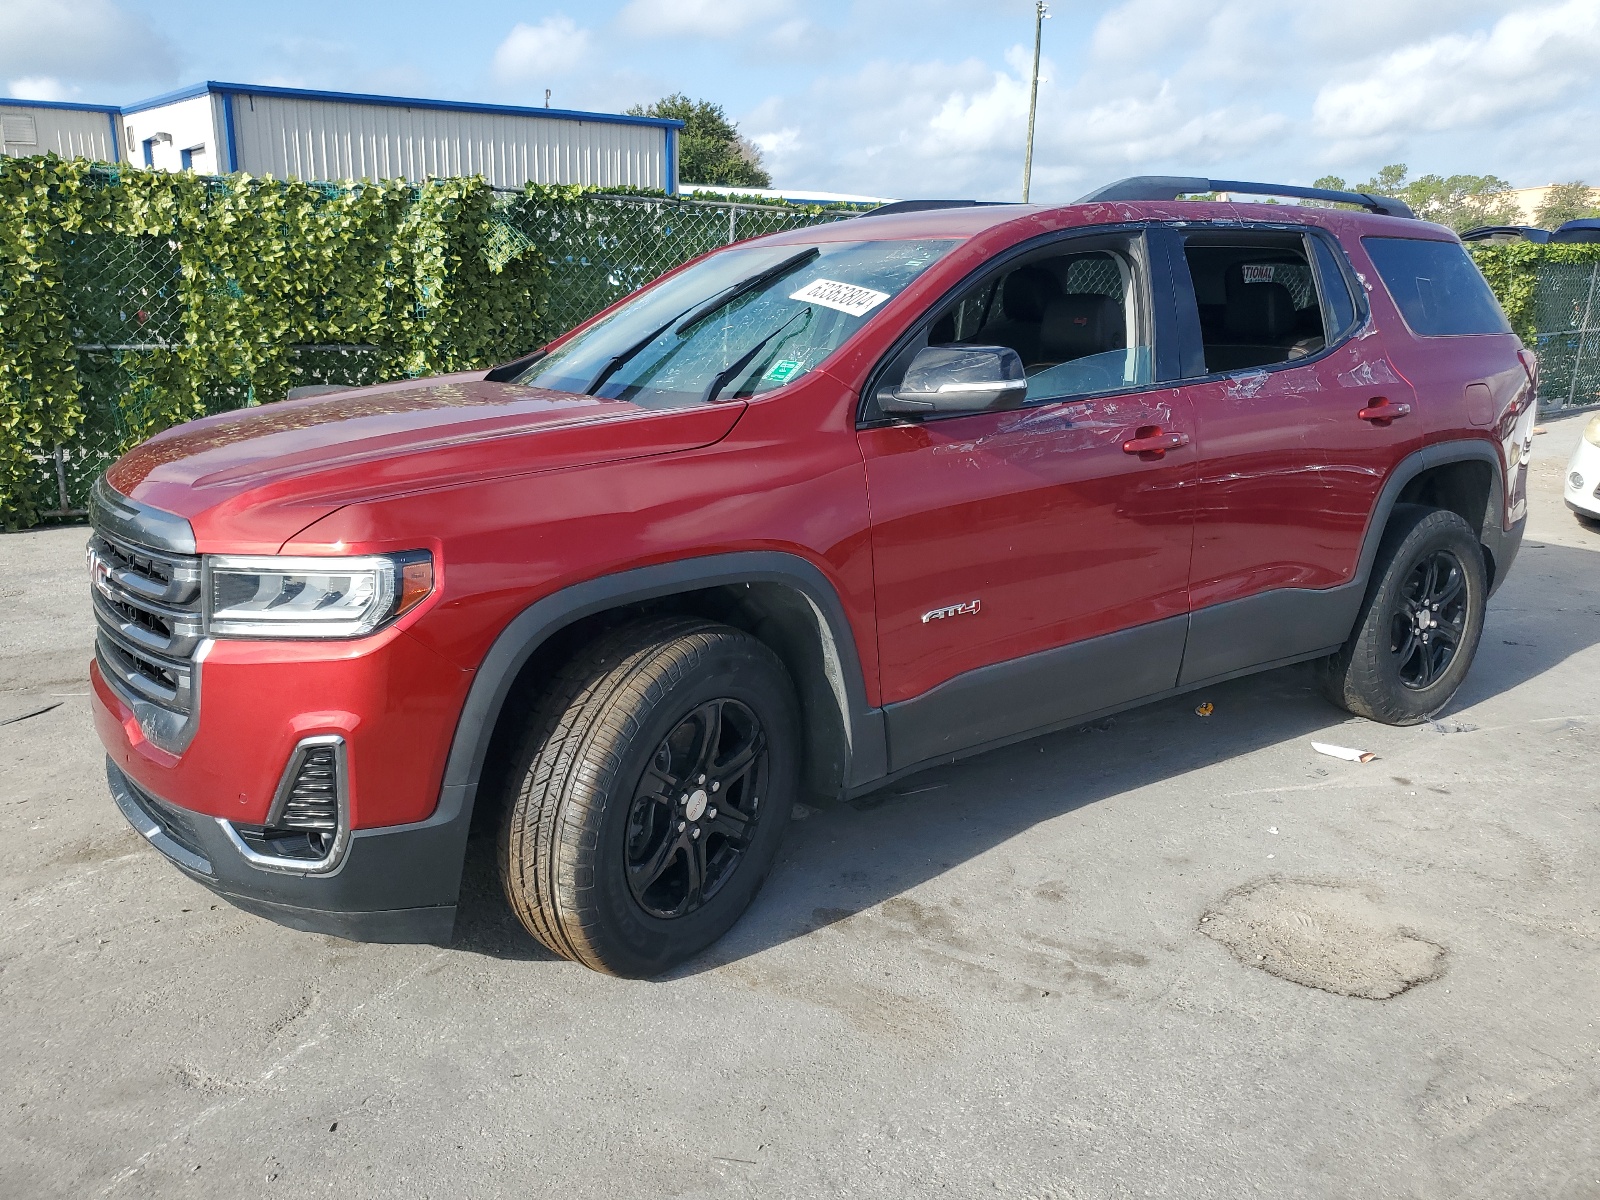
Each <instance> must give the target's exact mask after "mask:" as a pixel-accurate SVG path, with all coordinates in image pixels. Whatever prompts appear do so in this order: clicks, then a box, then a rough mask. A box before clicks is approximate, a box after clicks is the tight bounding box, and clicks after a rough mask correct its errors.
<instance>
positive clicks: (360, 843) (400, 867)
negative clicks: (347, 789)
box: [106, 758, 470, 944]
mask: <svg viewBox="0 0 1600 1200" xmlns="http://www.w3.org/2000/svg"><path fill="white" fill-rule="evenodd" d="M106 782H107V783H108V784H109V786H110V788H111V796H112V799H114V800H115V801H116V804H117V807H118V808H119V809H121V810H122V813H123V815H124V816H125V817H127V819H128V821H129V823H130V824H131V825H132V826H133V827H134V829H136V830H137V831H138V832H139V833H140V834H142V835H143V836H144V837H145V839H146V840H147V841H149V842H150V844H151V845H153V846H154V847H155V848H156V849H157V850H159V851H161V853H162V854H164V855H165V856H166V857H167V859H168V860H169V861H170V862H172V864H173V865H174V866H176V867H178V868H179V869H180V870H181V871H183V872H184V874H186V875H188V876H189V877H190V878H191V879H194V880H197V881H198V882H200V883H203V884H205V886H206V887H208V888H210V889H211V890H212V891H214V892H216V893H217V894H218V895H219V896H221V897H223V898H224V899H225V900H227V901H229V902H230V903H232V904H235V905H237V906H238V907H239V908H242V909H244V910H246V911H247V912H252V913H256V914H257V915H259V916H263V917H267V918H269V919H271V920H273V921H276V922H278V923H279V924H281V925H287V926H289V927H290V928H292V929H301V930H305V931H307V932H311V933H327V934H332V935H334V936H335V937H342V938H350V939H352V940H354V941H364V942H431V943H435V944H444V943H448V942H449V940H450V937H451V934H452V932H453V930H454V928H455V916H456V897H457V894H458V893H459V891H460V885H461V865H462V861H463V859H464V857H465V853H466V842H467V829H468V826H469V824H470V812H469V811H468V808H467V806H466V805H465V804H464V803H463V799H464V794H461V793H458V792H457V791H456V790H455V789H446V794H445V795H444V796H442V797H441V798H440V803H439V807H438V809H437V810H436V811H435V812H434V814H433V815H432V816H431V817H429V818H428V819H427V820H426V821H419V822H417V823H415V824H411V825H392V826H385V827H382V828H377V829H357V830H355V831H353V833H352V834H351V836H350V843H349V846H348V848H347V849H346V850H345V852H344V855H343V857H342V858H341V860H340V862H339V865H338V867H337V869H335V870H333V871H330V872H327V873H325V874H311V873H309V872H308V873H305V874H295V873H290V872H285V871H282V870H273V871H267V870H262V869H261V868H260V867H257V866H254V865H252V864H251V863H250V862H249V860H248V859H247V858H246V857H245V855H244V854H243V853H242V852H241V851H240V849H239V845H238V840H237V838H236V837H234V836H230V832H229V830H228V829H227V828H226V825H227V822H226V821H224V820H223V819H222V818H220V817H212V816H208V815H207V814H205V813H200V812H195V811H194V810H192V809H186V808H182V807H180V806H178V805H175V804H172V803H169V802H168V801H166V800H164V799H162V798H160V797H157V796H153V795H151V794H150V793H149V792H147V791H146V790H144V789H143V788H141V787H140V786H139V785H138V784H137V783H135V782H134V781H133V780H131V779H130V778H129V777H128V776H127V775H126V774H124V773H123V772H122V770H121V769H120V768H119V767H118V766H117V765H116V763H115V762H113V761H112V760H111V759H110V758H107V760H106Z"/></svg>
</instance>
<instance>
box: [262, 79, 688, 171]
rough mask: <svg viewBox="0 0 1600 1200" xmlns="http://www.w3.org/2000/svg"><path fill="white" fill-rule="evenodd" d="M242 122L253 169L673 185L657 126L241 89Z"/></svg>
mask: <svg viewBox="0 0 1600 1200" xmlns="http://www.w3.org/2000/svg"><path fill="white" fill-rule="evenodd" d="M233 128H234V137H235V139H236V149H237V154H238V160H239V169H240V170H242V171H249V172H250V173H251V174H254V175H275V176H277V177H279V178H285V179H289V178H292V179H410V180H414V181H417V180H422V179H426V178H428V177H430V176H435V177H449V176H458V175H482V176H483V177H484V178H486V179H487V180H488V181H489V182H490V183H492V184H495V185H496V186H499V187H521V186H522V185H523V184H524V183H527V182H528V181H530V180H532V181H534V182H536V183H580V184H589V185H594V186H598V187H628V186H631V187H644V188H665V187H666V186H667V135H666V130H664V129H661V128H658V127H656V126H652V125H625V124H619V123H616V122H611V121H582V120H572V119H567V118H556V117H539V116H515V115H512V114H509V113H475V112H461V111H456V110H451V109H432V108H404V107H400V106H396V105H380V104H345V103H338V102H332V101H326V100H308V99H301V98H291V97H283V96H259V95H248V94H243V93H241V94H237V95H235V96H234V97H233Z"/></svg>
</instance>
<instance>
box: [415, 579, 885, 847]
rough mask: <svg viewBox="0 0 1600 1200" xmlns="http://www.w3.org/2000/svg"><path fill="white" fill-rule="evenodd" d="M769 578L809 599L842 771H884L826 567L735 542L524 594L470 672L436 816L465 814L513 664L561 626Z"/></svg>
mask: <svg viewBox="0 0 1600 1200" xmlns="http://www.w3.org/2000/svg"><path fill="white" fill-rule="evenodd" d="M753 583H771V584H778V585H780V586H783V587H787V588H790V589H792V590H793V591H795V592H797V593H799V594H800V595H801V596H803V597H804V598H805V599H806V600H807V601H808V602H809V605H810V607H811V610H812V613H813V616H814V618H815V620H816V623H817V632H818V636H819V639H820V640H821V643H822V652H823V659H824V664H825V669H826V670H827V673H828V676H829V679H828V682H829V685H830V690H831V691H832V692H833V697H834V702H835V704H836V705H837V708H838V715H839V719H840V722H841V724H842V727H843V731H844V735H845V738H846V739H847V741H848V744H849V757H850V764H849V778H848V779H846V780H844V781H842V782H843V783H844V784H847V785H848V784H855V783H860V782H864V781H865V780H866V779H870V778H875V777H878V776H882V775H883V774H885V773H886V772H887V758H888V756H887V748H886V743H885V738H884V732H883V717H882V712H881V710H878V709H874V708H871V707H869V706H868V704H867V695H866V683H865V680H864V677H863V673H862V669H861V658H860V655H859V654H858V652H857V650H856V642H855V636H854V634H853V633H852V631H851V627H850V622H849V619H848V617H847V616H846V615H845V610H844V604H843V602H842V601H841V600H840V599H839V594H838V592H837V591H836V590H835V588H834V586H833V584H832V583H831V582H830V581H829V579H828V577H827V576H826V575H824V574H823V573H822V571H821V570H820V569H819V568H818V567H816V566H815V565H814V564H813V563H811V562H810V561H808V560H807V559H805V558H802V557H800V556H799V555H797V554H791V553H786V552H782V551H773V550H749V551H738V552H735V553H730V554H712V555H705V556H701V557H696V558H688V559H679V560H677V561H674V562H670V563H662V564H659V565H657V566H649V567H637V568H635V569H633V570H628V571H621V572H618V573H616V574H613V575H602V576H598V577H596V578H594V579H590V580H585V581H584V582H582V583H576V584H573V585H571V586H569V587H565V588H562V589H561V590H560V591H557V592H552V593H551V594H550V595H548V596H545V597H543V598H542V599H540V600H537V601H535V602H534V603H533V604H530V605H529V606H528V607H527V608H525V609H523V610H522V611H521V612H520V613H519V614H517V616H515V617H514V618H512V620H511V621H510V623H508V624H507V625H506V627H505V628H504V629H503V630H501V632H500V635H499V637H497V638H496V639H495V641H494V644H493V645H492V646H491V647H490V648H489V652H488V654H486V655H485V656H484V659H483V661H482V663H480V664H479V666H478V669H477V671H476V672H475V674H474V676H473V681H472V686H471V688H470V689H469V690H468V692H467V699H466V702H465V703H464V704H463V705H462V708H461V715H460V717H459V718H458V719H457V721H456V731H455V734H454V736H453V738H452V739H451V744H450V754H449V757H448V759H447V760H446V762H445V770H444V781H443V784H442V786H441V789H440V797H439V807H438V817H439V818H442V819H444V820H451V819H454V818H456V817H460V818H463V819H465V818H469V817H470V815H471V811H472V808H473V805H474V803H475V800H476V795H477V788H478V782H479V780H480V779H481V777H482V774H483V766H484V761H485V759H486V757H487V754H488V750H489V743H490V739H491V738H492V737H493V735H494V730H495V726H496V724H497V723H498V721H499V718H500V713H501V711H502V710H503V709H504V706H505V703H506V700H507V698H508V696H509V695H510V692H511V688H512V685H513V683H514V682H515V681H516V678H517V675H518V673H519V672H520V671H521V670H522V668H523V667H524V666H525V665H526V664H527V662H528V660H529V658H531V657H532V656H533V654H534V652H535V651H536V650H537V649H538V648H539V647H540V646H541V645H543V644H544V643H545V642H546V641H547V640H548V639H549V638H550V637H552V636H553V635H555V634H556V633H558V632H560V631H561V630H562V629H564V628H566V627H567V626H569V625H571V624H573V623H574V622H576V621H580V620H582V619H583V618H585V617H589V616H594V615H595V614H597V613H602V612H605V611H607V610H608V609H613V608H617V607H619V606H621V605H625V604H633V603H637V602H639V601H643V600H654V599H659V598H661V597H665V596H672V595H678V594H681V593H684V592H693V591H700V590H702V589H706V588H713V587H719V586H727V585H730V584H732V585H737V584H753Z"/></svg>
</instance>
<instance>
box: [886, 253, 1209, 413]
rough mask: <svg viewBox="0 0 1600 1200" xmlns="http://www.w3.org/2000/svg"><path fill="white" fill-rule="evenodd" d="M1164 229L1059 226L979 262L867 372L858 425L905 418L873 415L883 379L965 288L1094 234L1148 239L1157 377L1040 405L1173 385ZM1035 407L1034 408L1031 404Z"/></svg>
mask: <svg viewBox="0 0 1600 1200" xmlns="http://www.w3.org/2000/svg"><path fill="white" fill-rule="evenodd" d="M1159 228H1160V226H1159V225H1157V224H1155V223H1152V222H1146V221H1137V222H1128V223H1126V224H1121V225H1094V226H1086V227H1080V228H1076V229H1067V230H1058V231H1056V232H1053V233H1047V234H1044V235H1042V236H1040V237H1036V238H1030V239H1029V240H1027V241H1025V242H1020V243H1018V244H1017V245H1015V246H1011V247H1009V248H1008V249H1006V250H1004V251H1003V252H1001V253H1000V254H997V255H995V256H994V257H993V258H990V259H988V260H987V261H986V262H983V263H981V264H979V265H978V266H976V267H974V268H973V269H972V270H971V271H969V272H968V273H967V274H966V275H965V276H964V277H962V278H961V279H960V280H959V281H957V282H956V283H955V284H953V285H952V286H951V287H950V288H949V289H948V290H947V291H945V292H944V293H943V294H942V295H940V296H939V298H938V299H937V300H935V301H934V302H933V303H932V304H930V305H929V306H928V307H927V308H926V309H924V310H923V311H922V313H921V314H920V315H919V316H918V317H917V319H916V320H914V321H913V322H911V324H910V325H908V326H907V327H906V329H905V331H904V332H903V333H902V334H901V335H900V336H899V337H898V338H896V339H895V340H894V343H893V344H892V345H891V346H890V347H889V349H888V350H886V351H885V352H884V353H883V355H882V356H881V357H880V358H879V359H878V361H877V362H876V363H874V364H873V367H872V370H871V371H870V372H868V374H867V381H866V386H865V387H863V388H862V389H861V397H860V400H859V402H858V403H857V406H856V428H858V429H863V428H872V427H874V426H878V425H889V424H898V423H900V422H901V421H902V420H904V418H901V417H892V418H891V417H885V416H882V415H872V414H873V405H874V401H873V397H874V396H876V395H877V391H878V387H879V384H880V380H881V379H882V376H883V374H884V372H885V371H887V370H888V369H889V368H890V367H891V366H892V365H893V363H894V362H895V360H896V359H897V358H899V356H900V355H901V354H902V353H903V352H904V351H905V349H906V347H907V346H908V345H909V344H910V343H911V342H913V341H915V340H916V339H917V338H918V337H921V336H922V335H923V334H924V333H926V331H927V330H928V329H929V328H931V327H932V326H933V324H934V323H935V322H936V321H937V320H938V318H939V317H940V316H942V315H943V310H944V308H945V307H946V306H947V305H949V304H950V303H951V301H952V300H954V299H955V298H956V297H958V296H960V295H961V293H962V292H964V291H966V290H967V289H968V288H970V287H972V286H973V285H974V284H975V283H977V282H979V281H981V280H982V279H984V278H985V277H986V276H989V275H991V274H993V276H994V279H995V283H996V284H998V282H999V277H1000V272H1002V271H1003V270H1004V269H1005V268H1007V267H1008V266H1009V265H1011V264H1014V263H1016V262H1017V261H1018V260H1019V259H1022V258H1026V257H1028V256H1030V255H1033V254H1036V253H1038V252H1039V251H1041V250H1045V249H1048V248H1050V247H1053V246H1058V245H1061V244H1063V243H1066V242H1069V241H1077V240H1088V239H1092V238H1110V237H1125V238H1127V239H1128V241H1129V242H1131V243H1135V244H1136V245H1137V244H1139V243H1142V245H1143V250H1142V253H1141V252H1139V251H1138V250H1137V249H1136V252H1135V257H1136V258H1138V259H1140V260H1142V261H1141V262H1140V265H1141V266H1142V267H1143V271H1144V275H1145V289H1146V296H1145V299H1146V302H1147V305H1148V315H1149V324H1150V327H1151V328H1150V330H1149V333H1150V337H1151V341H1152V343H1153V350H1154V354H1153V365H1154V372H1153V373H1154V378H1152V379H1151V381H1150V382H1149V383H1145V384H1137V385H1132V386H1129V387H1126V388H1116V389H1113V390H1110V391H1105V392H1093V393H1087V394H1085V395H1082V396H1072V397H1070V398H1063V399H1062V400H1043V401H1039V402H1038V404H1041V405H1042V404H1061V403H1078V402H1079V401H1082V400H1090V399H1094V398H1095V397H1097V396H1106V395H1118V394H1121V393H1123V392H1133V391H1148V390H1151V389H1155V388H1158V387H1160V386H1162V385H1163V384H1168V385H1170V384H1171V383H1172V382H1173V381H1174V380H1176V379H1179V378H1180V376H1179V375H1178V373H1177V366H1178V360H1177V352H1176V351H1177V342H1178V329H1177V305H1176V302H1175V299H1174V297H1173V294H1172V293H1173V289H1172V286H1171V283H1170V271H1171V263H1170V262H1169V261H1168V256H1167V255H1166V254H1162V253H1160V252H1159V251H1158V248H1157V246H1156V245H1155V244H1154V242H1153V240H1152V234H1153V233H1154V232H1155V231H1156V230H1158V229H1159ZM998 294H999V288H998V286H996V287H994V288H992V289H991V299H992V300H994V299H997V298H998ZM1029 407H1033V406H1032V405H1030V406H1029ZM963 415H968V416H970V415H972V414H961V413H952V414H948V415H938V416H934V415H930V416H928V417H925V418H923V420H926V421H941V420H950V419H953V418H955V417H959V416H963Z"/></svg>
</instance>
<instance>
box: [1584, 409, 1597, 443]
mask: <svg viewBox="0 0 1600 1200" xmlns="http://www.w3.org/2000/svg"><path fill="white" fill-rule="evenodd" d="M1583 440H1584V441H1586V442H1588V443H1589V445H1591V446H1600V413H1596V414H1595V415H1594V416H1592V417H1590V418H1589V423H1588V424H1587V425H1585V426H1584V427H1583Z"/></svg>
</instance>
